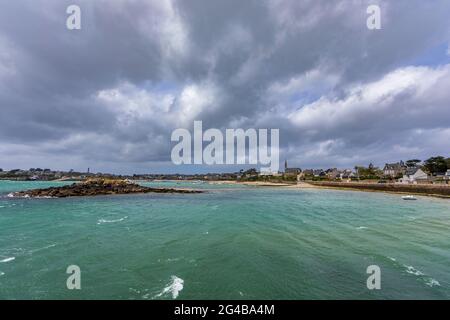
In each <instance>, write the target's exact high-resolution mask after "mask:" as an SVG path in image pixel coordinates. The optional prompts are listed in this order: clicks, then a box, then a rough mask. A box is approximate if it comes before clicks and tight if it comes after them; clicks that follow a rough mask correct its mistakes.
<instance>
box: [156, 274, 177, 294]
mask: <svg viewBox="0 0 450 320" xmlns="http://www.w3.org/2000/svg"><path fill="white" fill-rule="evenodd" d="M183 287H184V280H183V279H181V278H178V277H177V276H172V277H171V282H170V283H169V284H168V285H167V286H166V287H165V288H164V289H163V290H162V291H161V292H160V293H158V294H157V295H156V296H155V298H159V297H161V296H163V295H166V294H172V298H173V299H176V298H178V295H179V293H180V291H181V290H183Z"/></svg>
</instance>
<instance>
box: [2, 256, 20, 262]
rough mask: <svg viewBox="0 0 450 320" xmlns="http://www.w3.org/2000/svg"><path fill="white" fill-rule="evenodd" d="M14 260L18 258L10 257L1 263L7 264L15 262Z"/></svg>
mask: <svg viewBox="0 0 450 320" xmlns="http://www.w3.org/2000/svg"><path fill="white" fill-rule="evenodd" d="M13 260H16V258H15V257H9V258H5V259H3V260H0V262H1V263H6V262H10V261H13Z"/></svg>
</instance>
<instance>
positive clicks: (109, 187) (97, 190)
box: [13, 179, 203, 198]
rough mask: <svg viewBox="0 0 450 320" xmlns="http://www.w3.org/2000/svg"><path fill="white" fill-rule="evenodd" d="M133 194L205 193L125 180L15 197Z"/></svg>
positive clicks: (88, 183) (99, 182)
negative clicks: (145, 185) (142, 184)
mask: <svg viewBox="0 0 450 320" xmlns="http://www.w3.org/2000/svg"><path fill="white" fill-rule="evenodd" d="M132 193H189V194H190V193H203V191H199V190H187V189H172V188H150V187H144V186H140V185H138V184H135V183H130V182H128V181H124V180H104V179H98V180H88V181H86V182H83V183H74V184H72V185H69V186H62V187H50V188H46V189H34V190H27V191H20V192H15V193H13V195H14V196H15V197H27V198H28V197H30V198H48V197H51V198H66V197H91V196H98V195H114V194H132Z"/></svg>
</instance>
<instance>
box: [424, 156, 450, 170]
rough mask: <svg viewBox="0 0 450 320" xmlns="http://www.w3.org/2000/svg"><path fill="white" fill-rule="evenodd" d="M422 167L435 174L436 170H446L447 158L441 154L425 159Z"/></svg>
mask: <svg viewBox="0 0 450 320" xmlns="http://www.w3.org/2000/svg"><path fill="white" fill-rule="evenodd" d="M424 167H425V168H426V169H427V170H428V171H429V172H430V173H431V174H435V173H438V172H445V171H447V168H448V167H447V159H445V158H444V157H442V156H437V157H431V158H430V159H428V160H425V163H424Z"/></svg>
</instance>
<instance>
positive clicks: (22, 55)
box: [0, 0, 450, 173]
mask: <svg viewBox="0 0 450 320" xmlns="http://www.w3.org/2000/svg"><path fill="white" fill-rule="evenodd" d="M71 4H76V5H78V6H80V8H81V12H82V20H81V21H82V29H81V30H68V29H67V28H66V19H67V16H68V15H67V14H66V8H67V7H68V6H69V5H71ZM370 4H378V5H379V6H380V7H381V13H382V15H381V18H382V29H381V30H369V29H368V28H367V27H366V19H367V17H368V15H367V13H366V9H367V6H368V5H370ZM0 5H1V10H0V167H3V168H6V169H7V168H9V169H13V168H16V167H17V168H20V167H22V168H28V167H38V166H39V167H51V168H55V169H65V170H68V169H71V168H73V169H77V170H85V169H86V168H87V167H91V168H94V170H96V171H112V172H124V173H134V172H176V171H183V170H187V171H192V169H187V168H185V167H182V168H180V167H176V166H174V165H172V164H171V161H170V151H171V148H172V144H171V142H170V135H171V132H172V131H173V130H174V129H176V128H188V129H191V128H192V126H193V122H194V120H202V121H203V126H204V127H205V128H208V127H209V128H219V129H225V128H244V129H245V128H279V129H280V146H281V157H282V158H283V159H285V158H286V159H288V160H289V162H290V164H291V165H295V166H300V167H302V168H304V167H341V168H343V167H353V166H354V165H362V164H368V163H369V162H374V163H376V164H378V165H382V164H383V163H384V162H387V161H396V160H400V159H409V158H419V159H424V158H426V157H429V156H431V155H437V154H442V155H444V156H449V154H448V151H449V150H450V90H448V88H450V55H449V47H450V19H449V13H450V3H449V2H448V1H446V0H441V1H440V0H436V1H421V0H413V1H411V0H399V1H383V0H379V1H376V0H372V1H365V0H336V1H328V0H323V1H320V0H314V1H313V0H296V1H294V0H292V1H288V0H263V1H261V0H259V1H257V0H254V1H250V0H249V1H237V0H214V1H211V0H179V1H176V0H167V1H161V0H155V1H149V0H132V1H124V0H114V1H111V0H108V1H107V0H94V1H92V0H89V1H88V0H80V1H73V0H71V1H65V0H63V1H61V0H58V1H56V0H52V1H50V0H17V1H7V0H0ZM228 169H229V170H234V169H235V168H226V167H225V168H224V167H220V168H215V167H206V168H200V169H198V170H202V171H217V170H219V171H223V170H224V171H227V170H228Z"/></svg>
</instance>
